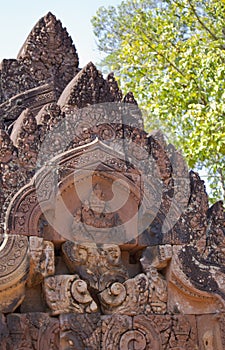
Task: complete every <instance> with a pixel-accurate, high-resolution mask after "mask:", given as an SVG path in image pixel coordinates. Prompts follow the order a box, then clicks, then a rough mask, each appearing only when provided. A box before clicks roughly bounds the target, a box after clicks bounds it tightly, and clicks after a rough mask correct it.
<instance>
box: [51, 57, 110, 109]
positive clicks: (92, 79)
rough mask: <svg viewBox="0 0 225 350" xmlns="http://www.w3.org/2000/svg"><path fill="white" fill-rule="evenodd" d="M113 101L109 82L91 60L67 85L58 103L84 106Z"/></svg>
mask: <svg viewBox="0 0 225 350" xmlns="http://www.w3.org/2000/svg"><path fill="white" fill-rule="evenodd" d="M113 101H114V96H113V94H112V93H111V92H110V87H109V84H108V83H107V81H106V80H105V79H104V78H103V76H102V73H101V72H99V71H98V70H97V68H96V67H95V65H94V64H93V63H92V62H89V63H88V64H87V65H86V66H85V67H84V68H83V69H82V70H81V71H80V72H79V73H78V74H77V75H76V76H75V78H74V79H73V80H72V81H71V82H70V83H69V84H68V85H67V87H66V88H65V90H64V91H63V93H62V95H61V96H60V99H59V101H58V104H59V105H60V106H61V107H63V106H65V105H72V106H77V107H78V108H83V107H85V106H88V105H93V104H97V103H103V102H113Z"/></svg>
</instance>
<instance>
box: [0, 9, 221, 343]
mask: <svg viewBox="0 0 225 350" xmlns="http://www.w3.org/2000/svg"><path fill="white" fill-rule="evenodd" d="M0 82H1V84H0V103H1V104H0V184H1V188H0V312H1V317H0V343H1V349H3V350H11V349H12V350H15V349H26V350H28V349H35V350H36V349H37V350H43V349H44V350H45V349H46V350H58V349H60V350H66V349H79V350H82V349H93V350H94V349H105V350H106V349H107V350H110V349H111V350H114V349H121V350H126V349H127V350H128V349H129V350H130V349H137V350H144V349H149V350H150V349H154V350H157V349H159V350H169V349H171V350H172V349H173V350H178V349H182V350H183V349H188V350H194V349H196V350H197V349H198V350H212V349H213V350H215V349H218V350H222V349H224V348H225V328H224V320H225V314H224V312H225V286H224V281H225V213H224V208H223V203H222V202H217V203H215V204H214V205H213V206H212V207H211V208H209V204H208V197H207V194H206V192H205V187H204V182H203V181H202V180H201V179H200V177H199V175H198V174H197V173H194V172H190V173H189V172H188V169H187V167H186V164H185V162H184V160H183V158H182V156H181V154H180V153H179V152H178V151H176V149H175V148H174V147H173V146H172V145H167V144H166V142H165V140H164V138H163V135H162V134H161V132H159V131H156V132H154V133H152V134H151V135H148V134H147V133H146V132H145V130H144V126H143V120H142V115H141V111H140V109H139V108H138V105H137V101H136V100H135V97H134V96H133V94H132V92H129V93H128V94H127V95H125V96H123V94H122V92H121V90H120V89H119V87H118V84H117V82H116V80H115V78H114V76H113V73H110V74H109V75H108V77H107V78H104V77H103V75H102V73H101V72H99V71H98V70H97V68H96V67H95V66H94V64H93V63H91V62H90V63H89V64H88V65H87V66H85V67H84V68H79V67H78V56H77V53H76V49H75V47H74V45H73V43H72V40H71V38H70V37H69V35H68V34H67V32H66V29H64V28H63V27H62V25H61V22H60V21H58V20H57V19H56V18H55V16H54V15H52V14H51V13H48V14H47V15H46V16H45V17H43V18H42V19H41V20H40V21H39V22H38V23H37V25H36V26H35V27H34V29H33V30H32V31H31V33H30V35H29V36H28V38H27V40H26V41H25V44H24V45H23V47H22V49H21V51H20V53H19V55H18V58H17V59H11V60H3V62H2V64H1V67H0Z"/></svg>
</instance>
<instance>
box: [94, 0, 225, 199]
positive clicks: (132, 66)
mask: <svg viewBox="0 0 225 350" xmlns="http://www.w3.org/2000/svg"><path fill="white" fill-rule="evenodd" d="M92 24H93V27H94V32H95V35H96V37H97V39H98V46H99V49H100V50H101V51H103V52H105V53H106V58H105V59H104V61H103V62H102V65H105V66H107V68H108V69H112V70H114V72H115V74H116V77H117V79H118V80H119V82H120V85H121V86H122V87H123V89H125V91H129V90H132V91H133V92H134V94H135V96H136V98H137V99H138V101H139V103H140V105H141V106H142V107H143V108H144V109H145V110H146V111H147V117H146V127H147V130H149V131H150V130H151V129H152V128H156V127H157V126H160V128H161V129H163V131H164V132H165V133H166V134H168V131H169V133H170V135H171V136H172V138H173V142H174V143H175V144H176V145H177V146H178V147H179V148H181V149H182V150H183V153H184V155H185V157H186V159H187V161H188V164H189V166H190V167H192V168H198V169H201V168H202V169H207V174H208V182H209V183H210V186H211V189H212V191H211V194H212V197H213V200H214V199H219V198H225V166H224V164H225V2H224V0H199V1H197V0H160V1H151V0H127V1H123V2H122V3H121V4H120V5H119V6H118V7H112V6H110V7H109V8H104V7H101V8H100V9H99V10H98V12H97V14H96V16H95V17H94V18H93V19H92Z"/></svg>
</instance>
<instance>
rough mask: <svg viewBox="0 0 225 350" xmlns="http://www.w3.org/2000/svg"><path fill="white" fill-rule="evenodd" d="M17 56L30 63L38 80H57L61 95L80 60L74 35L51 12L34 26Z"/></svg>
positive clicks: (20, 59) (75, 71)
mask: <svg viewBox="0 0 225 350" xmlns="http://www.w3.org/2000/svg"><path fill="white" fill-rule="evenodd" d="M18 60H19V61H23V63H25V64H26V63H28V66H31V70H32V73H33V75H34V76H35V78H36V79H37V80H38V81H39V82H40V81H43V82H46V80H50V81H55V82H56V86H57V87H58V90H59V95H60V93H61V92H62V90H63V89H64V88H65V86H66V85H67V84H68V82H69V81H70V80H71V79H72V78H73V77H74V75H75V74H76V73H77V68H78V64H79V59H78V55H77V52H76V48H75V46H74V45H73V42H72V39H71V37H70V36H69V34H68V33H67V30H66V29H65V28H63V26H62V23H61V21H59V20H57V19H56V17H55V16H54V15H53V14H52V13H51V12H49V13H48V14H47V15H46V16H44V17H43V18H41V19H40V20H39V21H38V22H37V24H36V25H35V27H34V28H33V29H32V31H31V33H30V34H29V36H28V38H27V40H26V41H25V43H24V45H23V46H22V48H21V50H20V52H19V54H18ZM59 82H60V83H59Z"/></svg>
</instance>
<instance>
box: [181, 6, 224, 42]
mask: <svg viewBox="0 0 225 350" xmlns="http://www.w3.org/2000/svg"><path fill="white" fill-rule="evenodd" d="M188 3H189V5H190V7H191V9H192V12H193V13H194V15H195V17H196V18H197V20H198V22H199V23H200V24H201V26H202V27H203V28H204V29H205V30H206V31H207V32H208V33H209V34H210V35H211V37H212V38H213V39H214V40H218V38H217V36H216V35H215V34H214V33H213V32H212V31H211V30H210V29H209V28H208V27H207V26H206V25H205V23H204V22H203V21H202V20H201V18H200V17H199V15H198V13H197V11H196V10H195V8H194V6H193V4H192V2H191V0H188Z"/></svg>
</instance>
